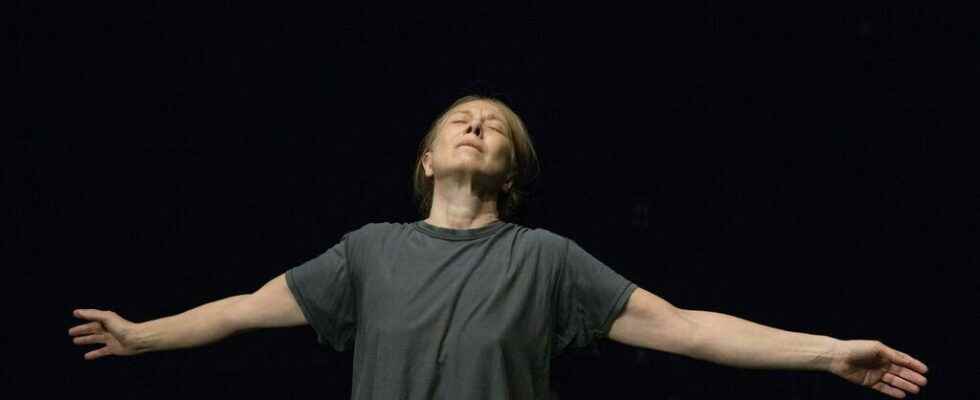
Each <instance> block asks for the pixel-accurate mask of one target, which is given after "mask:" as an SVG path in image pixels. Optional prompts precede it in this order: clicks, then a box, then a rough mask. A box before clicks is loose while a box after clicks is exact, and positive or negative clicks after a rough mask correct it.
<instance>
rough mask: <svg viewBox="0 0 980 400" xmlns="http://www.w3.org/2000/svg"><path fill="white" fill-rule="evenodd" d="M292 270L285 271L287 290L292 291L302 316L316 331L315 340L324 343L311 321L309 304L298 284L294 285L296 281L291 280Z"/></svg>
mask: <svg viewBox="0 0 980 400" xmlns="http://www.w3.org/2000/svg"><path fill="white" fill-rule="evenodd" d="M292 272H293V271H292V270H289V271H286V287H288V288H289V291H290V292H292V294H293V298H294V299H295V300H296V304H298V305H299V309H300V311H302V312H303V317H305V318H306V323H307V324H308V325H310V326H311V327H312V328H313V331H314V332H315V333H316V341H317V342H318V343H320V344H324V341H323V335H321V334H320V331H319V330H318V329H317V326H316V324H314V323H313V318H312V315H313V314H312V313H311V312H310V309H309V305H308V304H306V299H305V297H303V296H302V294H301V293H300V291H299V288H298V286H296V282H295V281H293V274H292Z"/></svg>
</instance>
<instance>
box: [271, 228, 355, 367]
mask: <svg viewBox="0 0 980 400" xmlns="http://www.w3.org/2000/svg"><path fill="white" fill-rule="evenodd" d="M350 236H351V233H347V234H345V235H344V236H343V238H342V239H341V240H340V242H339V243H337V244H335V245H334V246H333V247H331V248H330V249H329V250H327V251H326V252H324V253H323V254H320V255H318V256H316V257H315V258H313V259H310V260H308V261H306V262H304V263H303V264H301V265H299V266H296V267H293V268H291V269H289V270H288V271H286V284H287V286H288V287H289V290H290V291H291V292H292V293H293V297H295V298H296V302H297V303H298V304H299V307H300V309H301V310H302V311H303V315H304V316H306V321H307V322H308V323H309V324H310V326H312V327H313V330H314V331H316V334H317V341H318V342H319V343H320V344H329V345H331V346H332V347H333V348H334V349H335V350H337V351H344V350H346V349H348V348H349V346H350V342H351V340H352V338H353V337H354V331H355V329H356V324H357V315H356V314H357V313H356V305H355V298H356V297H355V291H354V284H353V276H352V273H351V270H352V268H351V265H350V260H349V258H348V254H349V251H348V246H349V241H350Z"/></svg>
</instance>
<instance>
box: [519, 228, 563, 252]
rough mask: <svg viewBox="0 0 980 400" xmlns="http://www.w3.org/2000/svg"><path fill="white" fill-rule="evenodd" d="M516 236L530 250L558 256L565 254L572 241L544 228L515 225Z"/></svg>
mask: <svg viewBox="0 0 980 400" xmlns="http://www.w3.org/2000/svg"><path fill="white" fill-rule="evenodd" d="M514 228H515V230H514V231H515V235H516V236H517V237H518V240H519V241H520V242H521V243H523V244H525V245H526V246H528V247H529V248H534V249H539V250H542V251H548V252H552V253H556V254H564V252H565V251H566V250H567V249H568V244H569V242H570V239H568V238H567V237H565V236H563V235H561V234H558V233H555V232H553V231H551V230H548V229H544V228H529V227H526V226H523V225H517V224H514Z"/></svg>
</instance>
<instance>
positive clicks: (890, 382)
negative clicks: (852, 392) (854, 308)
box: [830, 340, 929, 399]
mask: <svg viewBox="0 0 980 400" xmlns="http://www.w3.org/2000/svg"><path fill="white" fill-rule="evenodd" d="M834 354H835V356H834V359H833V360H832V361H831V364H830V372H832V373H833V374H834V375H837V376H840V377H841V378H844V379H847V380H848V381H850V382H853V383H856V384H858V385H861V386H865V387H870V388H872V389H874V390H877V391H879V392H882V393H884V394H887V395H889V396H892V397H895V398H899V399H901V398H904V397H905V393H906V392H909V393H913V394H914V393H919V387H920V386H925V385H926V377H924V376H922V374H924V373H926V371H928V370H929V368H928V367H926V365H925V364H923V363H922V362H921V361H919V360H916V359H914V358H912V357H911V356H909V355H908V354H905V353H902V352H900V351H898V350H895V349H892V348H890V347H888V346H885V345H884V344H882V343H881V342H878V341H875V340H844V341H841V342H839V343H838V344H837V347H836V348H835V349H834Z"/></svg>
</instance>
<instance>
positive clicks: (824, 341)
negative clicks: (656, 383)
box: [609, 288, 927, 398]
mask: <svg viewBox="0 0 980 400" xmlns="http://www.w3.org/2000/svg"><path fill="white" fill-rule="evenodd" d="M609 338H610V339H613V340H615V341H618V342H621V343H624V344H628V345H632V346H639V347H644V348H648V349H653V350H660V351H666V352H669V353H674V354H680V355H685V356H688V357H692V358H696V359H700V360H704V361H709V362H713V363H716V364H721V365H727V366H731V367H738V368H767V369H790V370H820V371H827V372H831V373H833V374H835V375H837V376H840V377H842V378H844V379H846V380H848V381H850V382H853V383H856V384H859V385H862V386H865V387H870V388H872V389H875V390H878V391H880V392H882V393H885V394H887V395H890V396H893V397H899V398H900V397H904V395H905V392H910V393H918V392H919V387H920V386H923V385H925V384H926V378H925V377H924V376H923V375H922V374H925V373H926V371H927V367H926V365H925V364H923V363H922V362H921V361H919V360H916V359H914V358H912V357H911V356H909V355H907V354H905V353H902V352H900V351H897V350H894V349H892V348H890V347H888V346H885V345H884V344H882V343H881V342H878V341H874V340H838V339H835V338H832V337H830V336H823V335H811V334H807V333H799V332H790V331H785V330H781V329H776V328H771V327H768V326H764V325H761V324H757V323H755V322H751V321H747V320H744V319H741V318H738V317H734V316H731V315H727V314H721V313H716V312H711V311H701V310H685V309H680V308H677V307H674V306H673V305H671V304H670V303H668V302H667V301H666V300H664V299H662V298H660V297H658V296H656V295H654V294H653V293H650V292H648V291H646V290H644V289H642V288H638V289H637V290H635V291H634V292H633V294H632V295H631V296H630V300H629V302H628V303H627V305H626V308H625V310H624V311H623V313H622V314H621V315H620V316H619V317H618V318H617V319H616V320H615V321H614V322H613V325H612V328H611V329H610V332H609Z"/></svg>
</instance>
